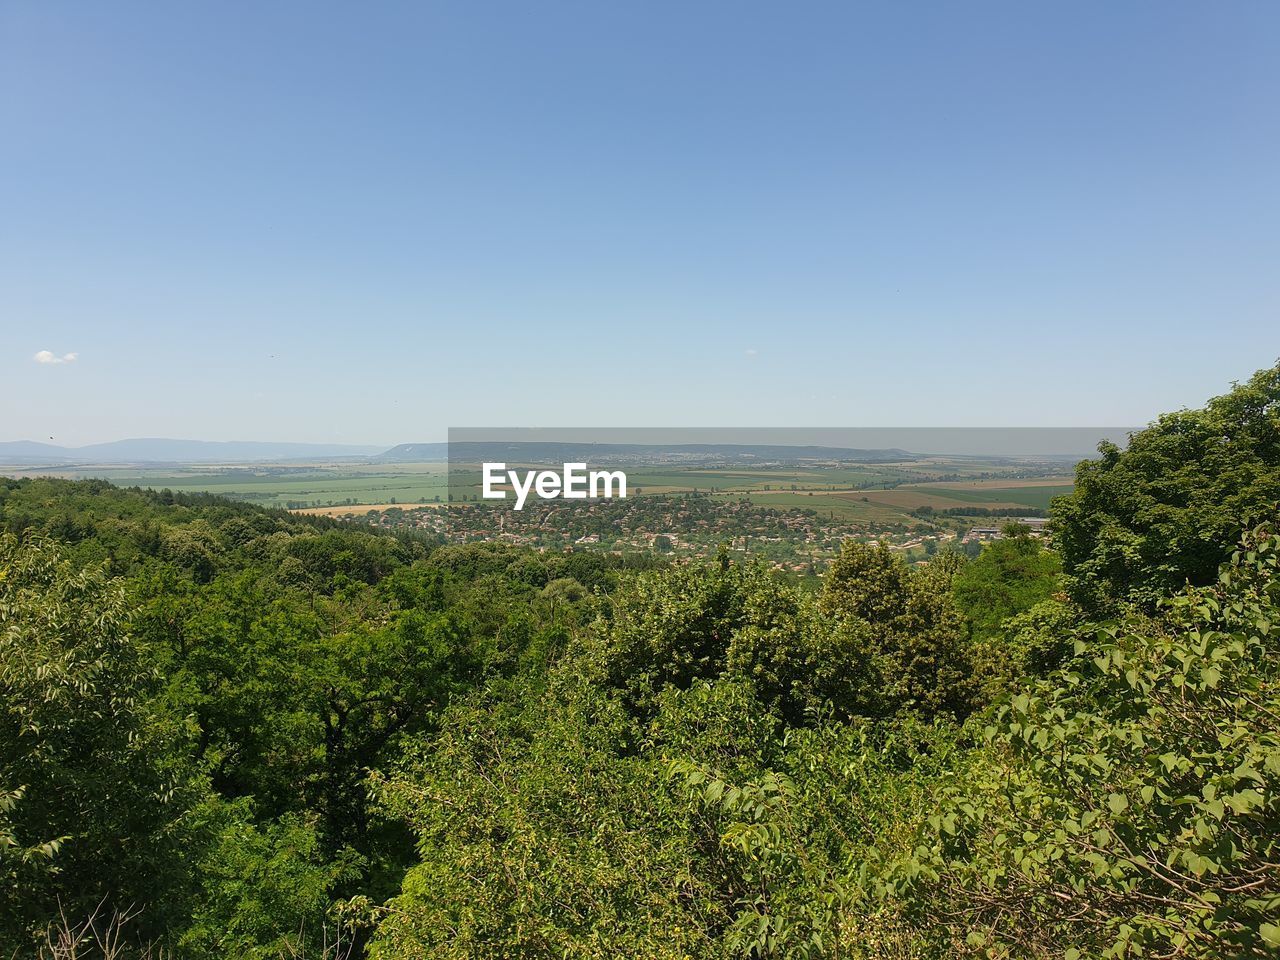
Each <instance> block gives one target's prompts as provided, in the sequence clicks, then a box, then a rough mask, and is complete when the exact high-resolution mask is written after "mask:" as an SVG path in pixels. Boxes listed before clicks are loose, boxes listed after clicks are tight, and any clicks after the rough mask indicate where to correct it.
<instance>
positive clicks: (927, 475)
mask: <svg viewBox="0 0 1280 960" xmlns="http://www.w3.org/2000/svg"><path fill="white" fill-rule="evenodd" d="M513 466H514V465H513ZM0 472H4V473H7V474H10V475H16V476H21V475H24V474H31V473H36V472H39V471H28V470H23V469H21V468H16V467H15V468H10V469H4V468H0ZM1054 472H1056V473H1058V474H1060V473H1061V467H1058V468H1056V471H1054ZM626 473H627V485H628V490H629V492H630V493H631V494H632V495H633V496H634V495H636V494H637V493H639V494H640V495H653V494H664V493H683V492H689V491H695V490H696V491H700V492H704V493H715V494H716V495H717V496H723V497H729V498H741V497H744V496H749V497H751V499H752V502H753V503H755V504H756V505H758V506H761V507H774V508H778V509H792V508H805V509H813V510H817V511H819V512H820V513H824V514H828V515H832V516H835V517H837V518H839V519H855V520H860V521H866V522H870V523H876V522H897V521H901V520H905V519H909V518H910V514H911V511H912V510H914V509H917V508H919V507H924V506H930V507H933V508H934V509H939V510H946V509H954V508H960V507H964V506H966V505H972V506H974V507H983V508H986V509H1000V508H1012V507H1027V508H1035V509H1045V508H1047V507H1048V505H1049V501H1050V499H1051V498H1053V497H1055V496H1058V495H1060V494H1063V493H1068V492H1070V490H1071V484H1070V481H1069V480H1068V479H1067V478H1064V477H1061V476H1054V475H1052V472H1051V471H1049V470H1048V468H1046V469H1045V470H1044V471H1042V472H1041V473H1040V474H1039V476H1037V475H1036V472H1035V470H1034V468H1029V467H1028V466H1027V465H1026V464H1010V463H1008V462H1007V461H996V460H993V461H989V462H984V461H973V460H965V461H957V462H951V461H946V460H943V459H941V458H931V459H929V460H922V461H919V462H909V463H898V464H869V465H840V466H832V467H829V468H825V467H817V466H804V465H800V466H796V465H790V466H778V467H759V468H756V467H727V468H723V469H711V468H706V467H688V468H684V467H680V466H678V465H671V464H660V465H653V466H644V465H641V466H634V467H628V468H627V470H626ZM58 475H60V476H66V477H71V478H87V477H93V478H101V479H104V480H109V481H110V482H112V483H114V484H117V485H119V486H124V487H131V486H138V487H147V488H150V489H154V490H163V489H168V490H172V491H174V492H182V493H196V492H207V493H213V494H218V495H220V496H225V497H229V498H231V499H235V500H242V501H246V502H250V503H256V504H260V505H262V506H268V507H280V508H287V509H300V508H308V507H327V506H344V505H351V506H360V505H379V506H386V505H389V504H396V505H405V506H410V505H414V504H421V503H428V504H429V503H438V502H446V501H448V499H449V494H450V492H451V490H452V492H453V494H454V497H455V499H467V500H475V499H479V495H480V492H481V488H480V483H481V474H480V470H479V467H478V466H476V465H461V466H458V467H455V468H454V471H453V473H452V477H451V476H450V471H449V469H448V467H447V465H445V464H443V463H406V464H371V463H352V462H329V463H287V464H286V463H276V464H220V465H184V466H180V467H173V466H166V467H163V468H159V467H157V468H147V467H141V466H133V467H115V466H101V467H83V468H75V469H65V470H61V471H58ZM1006 476H1007V479H1006ZM962 477H963V478H965V479H957V478H962ZM969 477H973V478H975V479H972V480H970V479H967V478H969ZM941 478H946V479H941ZM451 479H452V487H451V486H450V480H451ZM931 481H932V482H931Z"/></svg>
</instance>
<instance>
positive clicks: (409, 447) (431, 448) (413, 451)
mask: <svg viewBox="0 0 1280 960" xmlns="http://www.w3.org/2000/svg"><path fill="white" fill-rule="evenodd" d="M374 459H375V460H383V461H399V462H404V463H442V462H444V461H445V460H448V459H449V445H448V444H447V443H401V444H398V445H397V446H394V447H392V448H391V449H390V450H387V451H385V452H383V453H380V454H379V455H378V456H376V457H374Z"/></svg>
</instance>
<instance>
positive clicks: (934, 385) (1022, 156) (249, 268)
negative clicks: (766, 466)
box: [0, 0, 1280, 444]
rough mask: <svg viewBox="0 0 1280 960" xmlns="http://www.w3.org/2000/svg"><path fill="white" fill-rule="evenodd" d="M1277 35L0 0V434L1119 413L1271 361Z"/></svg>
mask: <svg viewBox="0 0 1280 960" xmlns="http://www.w3.org/2000/svg"><path fill="white" fill-rule="evenodd" d="M1278 33H1280V5H1276V4H1274V3H1269V2H1241V3H1234V2H1233V3H1222V4H1206V3H1155V2H1148V3H1143V2H1134V3H1127V4H1114V3H1095V4H1089V3H1071V4H1066V3H1063V4H1057V5H1048V4H1027V3H1007V4H1003V3H1002V4H996V3H983V2H972V3H964V4H958V3H945V4H944V3H939V4H934V5H929V4H889V3H879V2H877V3H858V4H855V3H833V4H813V3H795V4H791V3H788V4H781V3H778V4H768V5H766V4H755V3H742V2H737V3H696V4H690V3H665V4H664V3H644V4H639V3H635V4H615V3H598V2H591V3H589V2H583V3H556V2H546V3H537V4H528V3H520V4H517V3H461V2H460V3H451V4H430V3H411V4H403V5H400V4H385V3H384V4H333V5H325V4H320V3H314V2H308V3H285V2H279V3H271V4H250V3H247V2H245V3H216V4H215V3H206V4H203V5H197V4H168V5H161V4H141V3H139V4H131V3H99V4H71V3H68V4H51V3H37V2H17V0H10V2H7V3H5V4H3V5H2V6H0V137H2V138H3V139H2V141H0V142H3V150H0V333H3V337H0V439H22V438H30V439H37V440H46V441H47V439H48V438H49V437H51V436H52V437H54V438H55V440H56V441H57V442H64V443H68V444H78V443H84V442H93V441H100V440H109V439H116V438H120V437H127V436H181V437H194V438H201V439H271V440H304V441H349V442H371V443H382V442H386V443H394V442H400V441H418V440H435V439H443V437H444V431H445V428H446V427H447V426H449V425H486V424H522V425H534V426H539V425H551V424H557V425H583V426H598V425H611V424H616V425H760V426H782V425H797V426H799V425H812V426H819V425H832V426H902V425H937V426H957V425H982V426H1007V425H1084V424H1131V423H1142V422H1145V421H1147V420H1149V419H1150V418H1151V417H1153V416H1154V415H1156V414H1158V413H1160V412H1162V411H1165V410H1169V409H1176V408H1178V407H1182V406H1194V405H1198V404H1200V403H1202V402H1203V401H1204V400H1205V399H1206V398H1207V397H1209V396H1212V395H1214V394H1216V393H1220V392H1222V391H1223V390H1224V389H1225V388H1226V387H1227V386H1228V384H1229V383H1230V381H1232V380H1236V379H1242V378H1244V377H1247V376H1248V375H1249V374H1250V373H1252V372H1253V371H1254V370H1255V369H1257V368H1260V367H1263V366H1267V365H1270V364H1271V363H1273V362H1274V361H1275V359H1276V357H1277V355H1280V336H1277V331H1280V322H1278V321H1280V269H1277V265H1278V264H1280V189H1278V188H1280V110H1277V106H1276V105H1277V103H1280V57H1277V56H1276V49H1277V39H1278ZM40 351H49V352H50V353H51V354H53V356H54V358H55V359H62V358H63V357H64V356H65V355H66V354H69V353H74V354H75V355H76V356H75V358H74V359H73V360H69V361H67V362H60V363H52V362H46V363H41V362H37V360H36V359H35V356H36V354H37V353H38V352H40ZM46 359H48V358H46Z"/></svg>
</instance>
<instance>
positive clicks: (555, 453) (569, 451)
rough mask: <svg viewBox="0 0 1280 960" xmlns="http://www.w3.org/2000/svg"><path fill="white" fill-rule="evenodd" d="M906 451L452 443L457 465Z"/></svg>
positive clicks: (437, 458) (395, 452)
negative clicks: (501, 462)
mask: <svg viewBox="0 0 1280 960" xmlns="http://www.w3.org/2000/svg"><path fill="white" fill-rule="evenodd" d="M450 446H451V445H450V444H448V443H402V444H400V445H399V446H395V447H392V448H391V449H390V450H388V451H386V452H385V453H383V454H381V455H380V456H378V457H375V458H374V459H375V460H377V461H381V462H417V463H434V462H443V461H445V460H448V459H450V456H451V452H450ZM916 456H917V455H916V454H913V453H908V452H907V451H906V450H899V449H887V450H854V449H847V448H843V447H821V446H788V445H785V444H742V443H671V444H668V443H653V444H649V443H562V442H558V441H523V440H512V441H496V440H483V441H475V440H469V441H463V442H458V441H454V443H453V444H452V459H453V460H454V461H456V462H459V463H481V462H486V461H487V462H498V461H509V462H512V463H554V464H560V463H575V462H583V463H591V462H596V463H598V462H600V461H601V460H602V459H603V458H608V459H610V460H612V461H614V462H616V463H661V462H664V461H684V462H688V461H693V460H698V461H703V460H705V461H714V462H732V463H752V462H761V461H796V460H822V461H840V462H846V463H847V462H857V463H892V462H896V461H899V460H913V459H915V458H916Z"/></svg>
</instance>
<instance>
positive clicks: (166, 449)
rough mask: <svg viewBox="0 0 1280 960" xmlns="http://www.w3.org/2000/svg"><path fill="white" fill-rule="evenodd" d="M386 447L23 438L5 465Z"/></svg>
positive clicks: (239, 458)
mask: <svg viewBox="0 0 1280 960" xmlns="http://www.w3.org/2000/svg"><path fill="white" fill-rule="evenodd" d="M382 449H383V448H382V447H375V446H362V445H356V444H342V443H272V442H268V441H257V440H227V441H217V440H171V439H165V438H158V437H145V438H135V439H131V440H114V441H112V442H110V443H91V444H88V445H87V446H83V447H60V446H56V445H54V444H51V443H37V442H35V441H32V440H17V441H12V442H8V443H0V463H11V464H18V463H24V464H25V463H32V464H53V463H151V462H158V463H199V462H206V463H246V462H252V461H263V460H266V461H273V460H309V459H313V458H316V457H368V456H371V455H373V454H377V453H381V452H382Z"/></svg>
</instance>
